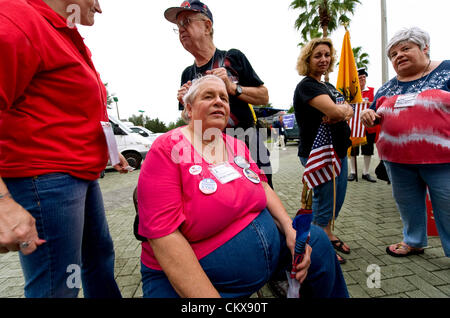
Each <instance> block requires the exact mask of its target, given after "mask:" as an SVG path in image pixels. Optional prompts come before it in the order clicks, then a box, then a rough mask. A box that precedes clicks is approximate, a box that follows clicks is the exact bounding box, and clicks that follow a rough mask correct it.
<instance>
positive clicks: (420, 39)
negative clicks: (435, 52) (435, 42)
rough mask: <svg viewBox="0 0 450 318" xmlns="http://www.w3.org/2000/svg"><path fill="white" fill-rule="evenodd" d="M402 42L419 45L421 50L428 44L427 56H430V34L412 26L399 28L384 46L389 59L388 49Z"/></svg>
mask: <svg viewBox="0 0 450 318" xmlns="http://www.w3.org/2000/svg"><path fill="white" fill-rule="evenodd" d="M402 42H412V43H415V44H417V45H418V46H419V47H420V49H421V50H423V49H425V47H426V46H428V52H427V56H428V58H429V57H430V35H429V34H428V33H427V32H425V31H423V30H422V29H419V28H418V27H412V28H404V29H401V30H400V31H398V32H397V33H395V35H394V36H393V37H392V38H391V40H390V41H389V43H388V45H387V47H386V54H387V56H388V58H389V59H390V58H391V57H390V56H389V51H390V50H391V49H392V48H393V47H394V46H396V45H397V44H399V43H402Z"/></svg>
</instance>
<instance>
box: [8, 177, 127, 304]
mask: <svg viewBox="0 0 450 318" xmlns="http://www.w3.org/2000/svg"><path fill="white" fill-rule="evenodd" d="M3 180H4V181H5V183H6V185H7V187H8V189H9V191H10V193H11V195H12V196H13V198H14V200H16V201H17V202H18V203H19V204H21V205H22V206H23V207H24V208H25V209H26V210H28V211H29V212H30V213H31V214H32V215H33V217H34V218H35V219H36V228H37V231H38V234H39V238H41V239H44V240H46V241H47V242H46V243H45V244H43V245H41V246H40V247H38V248H37V250H36V251H35V252H34V253H32V254H30V255H26V256H25V255H23V254H22V253H19V255H20V262H21V265H22V270H23V274H24V277H25V296H26V297H32V298H40V297H45V298H48V297H63V298H69V297H77V296H78V293H79V289H80V287H81V285H82V286H83V293H84V297H86V298H114V297H121V295H120V291H119V289H118V286H117V284H116V282H115V280H114V248H113V242H112V239H111V236H110V234H109V229H108V224H107V221H106V216H105V211H104V207H103V199H102V194H101V191H100V186H99V184H98V182H97V181H87V180H82V179H78V178H74V177H72V176H70V175H68V174H63V173H52V174H47V175H42V176H38V177H32V178H5V179H3Z"/></svg>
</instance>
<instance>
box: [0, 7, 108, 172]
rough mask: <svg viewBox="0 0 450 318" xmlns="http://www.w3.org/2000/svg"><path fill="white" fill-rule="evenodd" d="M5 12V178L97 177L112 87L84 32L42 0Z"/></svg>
mask: <svg viewBox="0 0 450 318" xmlns="http://www.w3.org/2000/svg"><path fill="white" fill-rule="evenodd" d="M0 8H1V10H0V176H1V177H3V178H8V177H30V176H36V175H41V174H46V173H52V172H64V173H69V174H70V175H73V176H75V177H78V178H82V179H87V180H94V179H96V178H98V176H99V173H100V172H101V171H102V170H103V169H104V168H105V166H106V163H107V160H108V155H107V153H108V152H107V146H106V140H105V136H104V134H103V130H102V127H101V125H100V121H103V120H107V116H108V115H107V112H106V89H105V87H104V85H103V83H102V81H101V79H100V77H99V75H98V73H97V71H96V70H95V68H94V65H93V64H92V61H91V57H90V56H91V54H90V52H89V50H88V49H87V47H86V46H85V45H84V42H83V39H82V37H81V36H80V34H79V33H78V30H77V29H76V28H73V29H71V28H69V27H68V26H67V23H66V21H65V19H64V18H63V17H62V16H60V15H58V14H57V13H56V12H55V11H53V10H52V9H51V8H50V7H48V6H47V4H45V3H44V2H43V1H42V0H14V1H11V0H0Z"/></svg>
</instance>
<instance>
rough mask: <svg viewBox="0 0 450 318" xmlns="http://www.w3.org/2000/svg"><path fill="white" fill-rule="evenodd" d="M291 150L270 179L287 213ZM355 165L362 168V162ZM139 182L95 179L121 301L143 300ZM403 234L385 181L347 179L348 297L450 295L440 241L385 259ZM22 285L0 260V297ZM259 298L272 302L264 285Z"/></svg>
mask: <svg viewBox="0 0 450 318" xmlns="http://www.w3.org/2000/svg"><path fill="white" fill-rule="evenodd" d="M296 146H297V145H296V143H289V144H288V146H287V150H286V151H280V161H279V171H278V172H277V173H276V174H275V175H274V178H273V180H274V186H275V189H276V191H277V192H278V194H279V196H280V198H281V200H282V201H283V203H284V204H285V206H286V209H287V211H288V213H289V214H290V215H291V216H294V215H295V213H296V212H297V209H298V207H299V204H300V189H301V186H300V176H301V173H302V169H301V167H300V162H299V160H298V158H297V156H296V154H297V147H296ZM377 163H378V160H377V159H374V160H373V162H372V171H371V173H372V175H374V174H373V169H374V168H375V166H376V164H377ZM358 167H359V168H360V169H359V170H360V171H361V167H362V158H361V157H360V160H358ZM360 174H361V172H360ZM137 179H138V171H137V172H133V173H131V174H128V175H119V174H118V173H115V172H108V173H107V174H106V176H105V178H104V179H101V180H100V184H101V188H102V191H103V196H104V201H105V208H106V211H107V218H108V222H109V227H110V231H111V235H112V237H113V240H114V246H115V251H116V268H115V275H116V279H117V282H118V285H119V287H120V289H121V291H122V295H123V296H124V297H142V286H141V283H140V266H139V256H140V244H139V242H138V241H136V239H135V238H134V236H133V234H132V224H133V220H134V206H133V202H132V199H131V195H132V192H133V189H134V187H135V185H136V182H137ZM401 230H402V225H401V220H400V217H399V214H398V212H397V209H396V207H395V203H394V201H393V199H392V195H391V187H390V186H389V185H387V184H386V182H383V181H378V182H377V183H375V184H372V183H369V182H367V181H364V180H360V181H359V182H349V184H348V190H347V197H346V200H345V203H344V206H343V208H342V211H341V215H340V217H339V218H338V220H337V221H336V228H335V233H336V234H337V235H338V236H339V237H340V238H341V239H342V240H343V241H345V242H346V243H347V244H349V246H350V247H351V249H352V252H351V254H350V255H344V256H345V258H346V259H347V263H346V264H344V265H342V269H343V272H344V276H345V279H346V282H347V285H348V289H349V292H350V295H351V297H355V298H371V297H390V298H399V297H401V298H448V297H449V296H450V259H449V258H446V257H445V256H444V253H443V250H442V247H441V243H440V240H439V238H436V237H430V238H429V247H428V248H427V249H426V251H425V254H423V255H416V256H411V257H408V258H393V257H391V256H389V255H387V254H386V252H385V248H386V246H387V245H388V244H391V243H395V242H399V241H401V239H402V235H401ZM371 264H375V265H376V266H379V269H380V274H381V281H380V286H379V288H369V287H368V284H367V279H368V277H369V275H371V274H372V273H374V272H373V271H371V272H368V271H367V270H368V267H369V266H370V265H371ZM23 285H24V280H23V276H22V272H21V269H20V263H19V260H18V255H17V253H8V254H3V255H0V297H1V298H2V297H23ZM375 287H376V286H375ZM262 294H263V295H264V296H265V297H272V295H271V293H270V292H269V290H268V289H267V288H266V287H264V288H263V289H262ZM80 297H82V293H80Z"/></svg>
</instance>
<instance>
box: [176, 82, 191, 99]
mask: <svg viewBox="0 0 450 318" xmlns="http://www.w3.org/2000/svg"><path fill="white" fill-rule="evenodd" d="M191 86H192V82H191V81H187V82H186V83H184V84H183V86H181V87H180V89H179V90H178V94H177V99H178V101H179V102H180V104H181V105H184V102H183V97H184V95H186V93H187V92H188V90H189V88H190V87H191Z"/></svg>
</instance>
